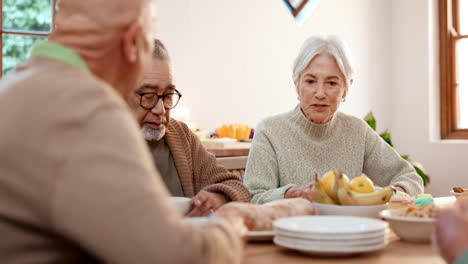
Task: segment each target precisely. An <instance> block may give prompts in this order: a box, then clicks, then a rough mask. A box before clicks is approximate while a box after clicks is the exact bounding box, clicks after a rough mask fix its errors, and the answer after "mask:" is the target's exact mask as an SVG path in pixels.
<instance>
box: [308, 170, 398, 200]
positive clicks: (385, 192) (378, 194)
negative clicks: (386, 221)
mask: <svg viewBox="0 0 468 264" xmlns="http://www.w3.org/2000/svg"><path fill="white" fill-rule="evenodd" d="M333 173H334V175H335V182H334V184H333V186H332V188H331V195H329V194H327V193H326V192H325V191H324V189H323V186H322V182H321V180H320V177H319V176H318V174H316V175H315V184H314V185H313V186H312V189H311V196H312V199H313V200H314V201H315V202H318V203H324V204H340V205H377V204H385V203H387V202H388V201H389V200H390V198H391V197H392V196H393V194H394V193H395V191H394V190H393V189H392V188H391V187H385V188H382V189H380V190H378V191H374V192H370V193H360V192H356V191H353V190H351V188H350V187H349V186H348V185H347V184H345V181H343V178H344V177H346V176H345V175H344V174H343V173H342V172H341V171H339V170H334V171H333Z"/></svg>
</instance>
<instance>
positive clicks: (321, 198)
mask: <svg viewBox="0 0 468 264" xmlns="http://www.w3.org/2000/svg"><path fill="white" fill-rule="evenodd" d="M310 194H311V197H312V201H315V202H317V203H324V204H337V203H336V202H335V200H333V199H332V198H331V197H330V196H328V194H327V193H326V192H325V190H324V189H323V186H322V182H321V181H320V177H319V174H318V173H315V184H314V185H312V189H311V190H310Z"/></svg>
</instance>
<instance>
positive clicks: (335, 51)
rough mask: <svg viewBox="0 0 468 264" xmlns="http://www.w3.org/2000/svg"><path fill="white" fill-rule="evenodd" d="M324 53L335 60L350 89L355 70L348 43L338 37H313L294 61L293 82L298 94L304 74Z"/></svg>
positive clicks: (305, 43)
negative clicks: (312, 62) (313, 61)
mask: <svg viewBox="0 0 468 264" xmlns="http://www.w3.org/2000/svg"><path fill="white" fill-rule="evenodd" d="M322 53H328V54H330V55H331V56H333V57H334V58H335V60H336V64H338V67H339V68H340V70H341V73H342V74H343V76H344V77H345V79H346V84H345V87H346V89H348V87H349V85H350V84H351V81H352V79H353V75H354V69H353V65H352V63H351V57H350V54H349V50H348V46H347V45H346V43H345V42H344V41H343V40H341V39H340V38H338V37H336V36H328V37H321V36H312V37H310V38H308V39H307V40H306V41H304V44H302V47H301V50H300V51H299V54H298V55H297V57H296V59H295V60H294V65H293V80H294V84H295V85H296V91H297V92H299V81H300V80H299V79H300V77H301V74H302V72H303V71H304V70H305V69H306V68H307V66H309V64H310V62H311V61H312V60H313V59H314V58H315V57H316V56H317V55H319V54H322Z"/></svg>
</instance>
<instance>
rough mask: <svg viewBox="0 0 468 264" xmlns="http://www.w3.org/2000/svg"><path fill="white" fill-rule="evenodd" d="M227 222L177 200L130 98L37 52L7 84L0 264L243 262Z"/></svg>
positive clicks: (0, 132) (0, 157)
mask: <svg viewBox="0 0 468 264" xmlns="http://www.w3.org/2000/svg"><path fill="white" fill-rule="evenodd" d="M241 250H242V245H241V241H240V240H239V238H238V237H237V236H236V235H235V234H234V233H233V231H232V229H231V228H230V227H229V226H228V225H227V223H225V222H224V221H213V222H212V223H211V224H204V225H192V224H190V223H187V222H186V221H183V220H182V217H181V216H180V215H179V214H178V213H177V211H176V210H175V209H174V208H173V207H172V206H171V204H170V201H169V198H168V193H167V190H166V189H165V187H163V183H162V181H161V179H160V177H159V175H158V174H157V172H156V170H155V168H154V165H153V161H152V159H151V156H150V154H149V151H148V149H147V146H146V143H145V142H144V140H143V138H142V137H141V135H140V132H139V130H138V127H137V124H136V121H135V120H134V119H133V117H132V115H131V113H130V112H129V110H128V108H127V106H126V105H125V103H124V101H123V100H122V99H121V98H120V97H119V96H118V95H117V93H116V92H115V91H114V90H113V89H112V88H111V87H109V86H108V85H107V84H105V83H103V82H101V81H99V80H97V79H96V78H94V77H93V76H92V75H91V74H89V73H86V72H84V71H81V70H79V69H77V68H76V67H73V66H71V65H69V64H65V63H63V62H60V61H57V60H53V59H47V58H43V57H32V58H31V59H29V60H28V61H27V62H26V63H25V64H24V65H22V66H20V67H19V68H18V70H17V71H16V72H14V73H11V74H9V75H8V76H7V77H5V78H4V79H3V80H2V81H1V82H0V263H2V264H8V263H15V264H16V263H95V262H108V263H139V264H141V263H175V264H177V263H239V262H240V258H241V256H242V252H241Z"/></svg>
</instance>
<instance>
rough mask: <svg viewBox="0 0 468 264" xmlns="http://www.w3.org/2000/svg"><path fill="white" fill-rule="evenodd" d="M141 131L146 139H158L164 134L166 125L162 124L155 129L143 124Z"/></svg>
mask: <svg viewBox="0 0 468 264" xmlns="http://www.w3.org/2000/svg"><path fill="white" fill-rule="evenodd" d="M141 132H142V133H143V137H144V138H145V139H146V140H147V141H159V140H161V139H162V138H163V137H164V134H166V127H165V126H163V127H161V128H157V129H156V128H152V127H149V126H147V125H146V124H144V125H143V127H142V128H141Z"/></svg>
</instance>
